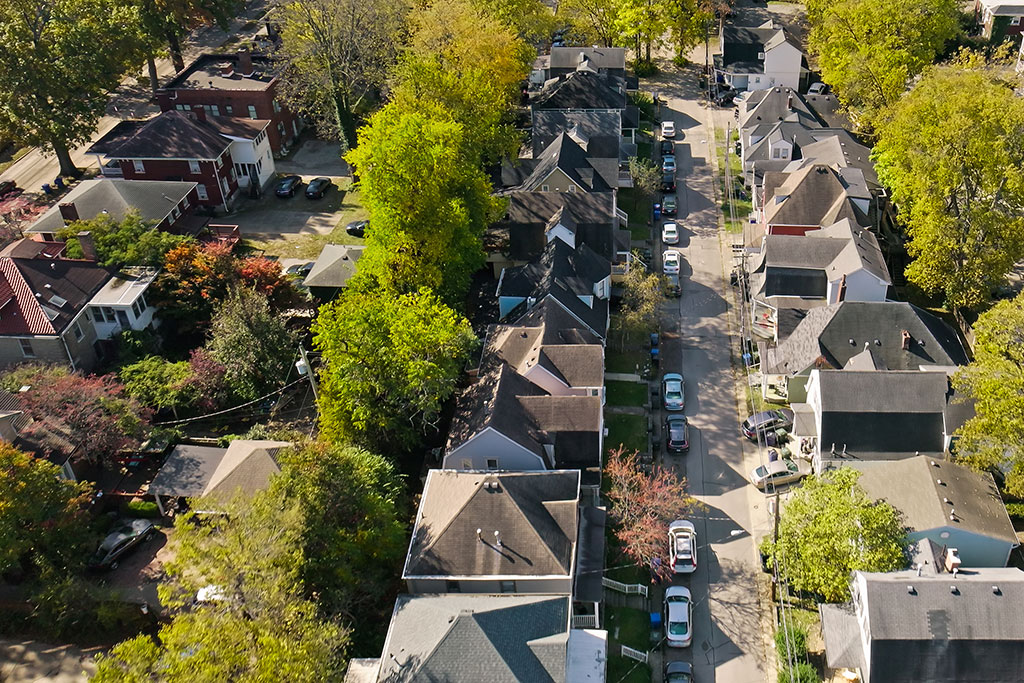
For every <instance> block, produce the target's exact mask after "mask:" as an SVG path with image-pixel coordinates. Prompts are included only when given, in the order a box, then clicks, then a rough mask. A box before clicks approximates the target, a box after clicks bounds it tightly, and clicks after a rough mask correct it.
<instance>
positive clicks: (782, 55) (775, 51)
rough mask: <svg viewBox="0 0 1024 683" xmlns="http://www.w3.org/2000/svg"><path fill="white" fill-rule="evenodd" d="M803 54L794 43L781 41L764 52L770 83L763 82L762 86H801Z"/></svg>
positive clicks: (765, 70) (765, 71)
mask: <svg viewBox="0 0 1024 683" xmlns="http://www.w3.org/2000/svg"><path fill="white" fill-rule="evenodd" d="M802 58H803V55H802V54H801V53H800V50H798V49H797V48H796V47H794V46H793V45H790V44H789V43H780V44H779V45H776V46H775V47H773V48H772V49H770V50H768V51H767V52H765V54H764V73H765V75H766V76H767V77H768V78H769V79H770V81H771V82H770V83H767V84H762V85H761V87H762V88H767V87H775V86H786V87H789V88H799V87H800V61H801V59H802Z"/></svg>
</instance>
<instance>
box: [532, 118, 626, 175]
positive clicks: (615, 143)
mask: <svg viewBox="0 0 1024 683" xmlns="http://www.w3.org/2000/svg"><path fill="white" fill-rule="evenodd" d="M530 118H531V125H530V146H531V147H532V149H533V157H539V156H540V155H541V154H543V152H544V150H545V149H547V148H548V146H549V145H550V144H551V143H552V142H554V141H555V138H557V137H558V136H559V135H561V134H562V133H569V134H570V136H571V137H572V138H573V139H574V140H577V141H578V142H579V143H580V144H581V145H582V146H583V147H584V148H585V149H586V150H587V152H588V154H590V155H591V156H594V157H601V158H618V159H619V163H620V165H622V164H626V165H628V162H629V159H630V157H635V156H636V155H637V146H636V140H635V139H634V138H633V136H632V135H630V136H629V137H625V136H623V131H622V113H621V112H620V111H619V110H617V109H599V110H580V109H534V110H532V112H531V113H530Z"/></svg>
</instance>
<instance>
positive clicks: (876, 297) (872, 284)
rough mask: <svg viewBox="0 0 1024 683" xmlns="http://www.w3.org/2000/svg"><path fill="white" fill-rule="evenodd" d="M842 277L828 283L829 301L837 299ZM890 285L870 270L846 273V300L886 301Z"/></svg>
mask: <svg viewBox="0 0 1024 683" xmlns="http://www.w3.org/2000/svg"><path fill="white" fill-rule="evenodd" d="M841 282H842V278H841V277H839V278H836V279H835V280H832V281H830V282H829V283H828V295H827V297H826V299H827V300H828V302H829V303H833V302H834V301H835V300H836V295H837V291H838V289H839V285H840V283H841ZM887 290H888V285H886V284H885V283H884V282H882V281H881V280H879V279H878V278H877V277H875V276H874V275H872V274H871V273H869V272H868V271H866V270H864V269H861V270H857V271H854V272H852V273H847V275H846V295H845V297H844V300H845V301H885V293H886V291H887Z"/></svg>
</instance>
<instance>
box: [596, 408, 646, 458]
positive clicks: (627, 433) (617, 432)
mask: <svg viewBox="0 0 1024 683" xmlns="http://www.w3.org/2000/svg"><path fill="white" fill-rule="evenodd" d="M604 424H605V426H606V427H608V437H607V438H606V439H605V440H604V443H605V447H606V448H609V449H612V448H618V447H619V445H620V444H621V445H623V446H625V447H626V451H627V452H632V451H641V452H645V451H646V450H647V418H646V417H644V416H643V415H608V416H606V417H605V421H604Z"/></svg>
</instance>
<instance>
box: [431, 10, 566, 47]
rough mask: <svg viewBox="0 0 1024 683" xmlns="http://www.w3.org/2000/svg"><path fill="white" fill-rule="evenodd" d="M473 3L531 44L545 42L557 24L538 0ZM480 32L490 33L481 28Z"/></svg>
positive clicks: (482, 33) (486, 35)
mask: <svg viewBox="0 0 1024 683" xmlns="http://www.w3.org/2000/svg"><path fill="white" fill-rule="evenodd" d="M473 5H474V6H475V7H477V8H479V9H480V10H482V11H484V12H486V13H487V14H488V15H490V16H492V17H494V18H495V19H497V20H498V21H500V22H501V23H502V25H504V26H505V27H506V28H507V29H509V30H511V31H512V32H513V33H515V35H516V36H517V37H519V38H521V39H522V40H523V41H525V42H527V43H530V44H532V45H539V44H541V43H544V42H546V41H547V40H548V39H549V38H550V37H551V34H552V33H553V32H554V30H555V29H556V28H557V26H558V22H557V20H556V19H555V15H554V14H553V13H552V11H551V10H550V9H549V8H548V7H547V6H545V5H544V3H543V2H540V1H539V0H473ZM434 6H435V7H437V6H438V5H437V4H435V5H434ZM480 34H481V38H487V37H488V36H489V35H490V34H489V33H488V32H486V31H483V30H481V32H480Z"/></svg>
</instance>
